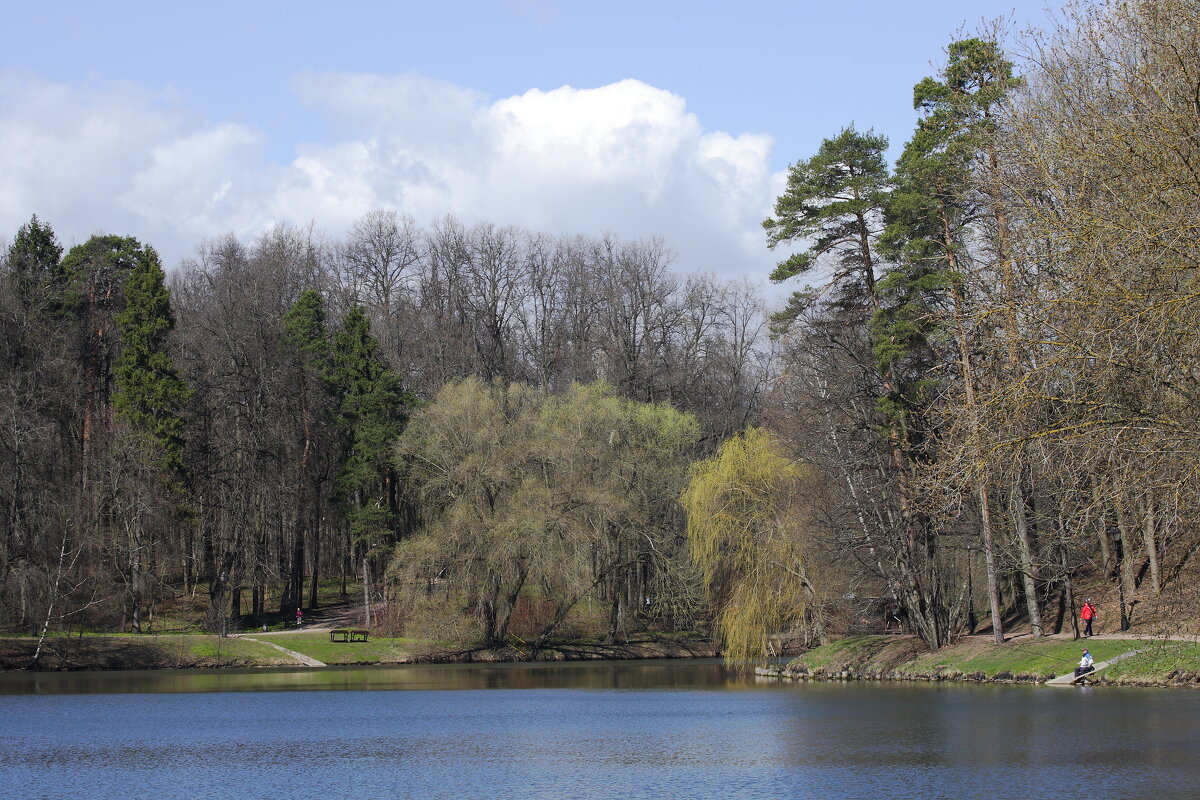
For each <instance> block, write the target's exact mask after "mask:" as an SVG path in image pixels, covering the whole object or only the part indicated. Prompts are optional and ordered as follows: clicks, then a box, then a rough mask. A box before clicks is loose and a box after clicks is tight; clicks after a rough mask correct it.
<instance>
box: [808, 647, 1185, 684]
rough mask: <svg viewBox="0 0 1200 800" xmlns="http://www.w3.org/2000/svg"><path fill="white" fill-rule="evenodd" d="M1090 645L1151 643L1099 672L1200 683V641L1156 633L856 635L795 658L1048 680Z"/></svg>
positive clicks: (920, 674)
mask: <svg viewBox="0 0 1200 800" xmlns="http://www.w3.org/2000/svg"><path fill="white" fill-rule="evenodd" d="M905 643H907V646H908V648H909V649H908V651H907V652H905V649H904V647H905ZM1084 647H1086V648H1088V649H1089V650H1090V651H1091V653H1092V657H1093V658H1094V659H1095V660H1096V661H1097V662H1100V661H1107V660H1109V659H1111V658H1113V657H1114V656H1118V655H1120V654H1122V653H1127V652H1129V651H1131V650H1139V649H1145V650H1146V652H1145V653H1141V654H1138V655H1136V656H1131V657H1129V658H1128V659H1125V660H1122V661H1121V662H1119V663H1117V664H1115V665H1113V666H1112V667H1109V668H1107V669H1105V670H1104V671H1103V672H1101V673H1100V674H1099V675H1097V678H1100V679H1103V680H1105V681H1107V682H1112V683H1126V684H1165V683H1172V682H1176V683H1177V682H1193V683H1200V645H1196V644H1190V643H1188V644H1184V643H1179V642H1164V641H1162V640H1157V639H1089V640H1087V641H1086V642H1084V641H1073V640H1063V639H1052V640H1043V641H1028V640H1023V641H1020V642H1008V643H1005V644H1003V645H996V644H991V643H988V642H984V641H980V640H979V639H972V640H968V641H965V642H961V643H959V644H958V645H955V646H953V647H947V648H945V649H943V650H939V651H937V652H932V653H931V652H928V651H925V652H921V651H919V649H918V648H917V646H916V643H915V641H914V640H912V639H903V640H901V639H897V637H891V636H853V637H849V638H846V639H842V640H840V641H837V642H834V643H832V644H829V645H825V646H824V647H818V648H816V649H814V650H810V651H809V652H807V653H805V654H804V655H802V656H800V657H799V658H797V659H796V660H794V661H793V662H792V665H791V666H794V667H805V668H807V670H808V671H809V672H814V673H818V674H825V675H833V674H837V673H838V672H840V671H842V670H849V671H851V672H853V673H855V674H858V675H883V676H891V675H893V674H899V675H900V676H903V677H912V678H941V679H955V678H967V679H971V680H1045V679H1047V678H1051V677H1054V676H1056V675H1064V674H1066V673H1068V672H1070V671H1071V670H1073V669H1074V668H1075V667H1076V666H1077V665H1078V663H1079V658H1080V655H1081V654H1082V651H1083V648H1084Z"/></svg>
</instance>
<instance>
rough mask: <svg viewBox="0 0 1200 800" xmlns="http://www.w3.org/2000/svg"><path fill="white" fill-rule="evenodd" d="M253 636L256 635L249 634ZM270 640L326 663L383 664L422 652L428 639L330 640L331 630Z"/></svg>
mask: <svg viewBox="0 0 1200 800" xmlns="http://www.w3.org/2000/svg"><path fill="white" fill-rule="evenodd" d="M248 635H253V634H248ZM271 641H272V642H274V643H275V644H278V645H279V646H281V647H286V648H287V649H288V650H295V651H296V652H297V653H303V654H304V655H306V656H309V657H310V658H315V659H316V660H318V661H323V662H325V663H326V664H382V663H389V662H393V663H394V662H396V661H400V660H402V659H404V658H406V657H408V656H411V655H413V654H414V653H417V652H420V651H421V650H422V649H424V646H427V645H428V644H429V642H427V641H425V640H423V639H409V638H403V637H401V638H395V639H388V638H374V637H372V639H371V641H369V642H331V641H329V633H328V632H317V633H294V634H291V635H289V636H273V637H271Z"/></svg>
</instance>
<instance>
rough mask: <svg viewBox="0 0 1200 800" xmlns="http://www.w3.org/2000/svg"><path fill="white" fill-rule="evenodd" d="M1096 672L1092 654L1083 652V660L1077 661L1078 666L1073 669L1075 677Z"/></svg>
mask: <svg viewBox="0 0 1200 800" xmlns="http://www.w3.org/2000/svg"><path fill="white" fill-rule="evenodd" d="M1095 670H1096V667H1095V662H1094V661H1093V660H1092V654H1091V653H1089V652H1088V651H1087V650H1084V651H1083V658H1081V659H1079V666H1078V667H1076V668H1075V677H1076V678H1078V677H1079V676H1080V675H1087V674H1088V673H1089V672H1094V671H1095Z"/></svg>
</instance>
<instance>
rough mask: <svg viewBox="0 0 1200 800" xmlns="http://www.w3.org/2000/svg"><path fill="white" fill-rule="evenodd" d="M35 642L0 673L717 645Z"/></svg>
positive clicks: (589, 657)
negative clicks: (456, 645) (537, 646)
mask: <svg viewBox="0 0 1200 800" xmlns="http://www.w3.org/2000/svg"><path fill="white" fill-rule="evenodd" d="M37 644H38V640H37V639H36V638H35V637H31V636H7V637H6V636H0V671H4V672H7V671H16V670H30V669H33V670H37V671H48V672H57V671H79V670H172V669H225V668H247V667H317V668H319V667H322V666H371V665H389V664H392V665H401V664H456V663H504V662H523V661H601V660H606V661H620V660H630V659H652V658H714V657H717V656H719V655H720V652H719V649H718V646H717V645H716V644H715V643H714V642H712V641H709V640H705V639H701V638H695V637H664V638H656V637H651V636H639V637H635V638H631V639H630V640H629V641H626V642H619V643H605V642H597V641H568V642H554V643H552V644H547V645H546V646H544V647H542V648H540V649H537V650H534V649H532V648H531V647H529V646H528V645H525V646H522V644H520V643H517V644H514V645H513V646H510V647H503V648H462V647H452V646H444V645H443V646H439V645H438V644H436V643H433V642H429V641H426V640H421V639H414V638H400V637H376V636H372V637H370V639H369V640H368V641H366V642H340V641H339V642H331V641H330V637H329V630H328V629H327V628H306V629H300V630H290V631H286V632H282V631H274V632H265V633H260V632H247V633H240V634H233V635H230V636H228V637H220V636H215V635H197V634H174V635H172V634H165V635H164V634H140V635H134V634H86V635H83V636H78V635H72V636H53V637H48V638H47V639H46V641H45V642H44V643H43V645H42V652H41V655H40V656H39V658H38V660H37V663H36V665H35V664H34V653H35V652H36V650H37Z"/></svg>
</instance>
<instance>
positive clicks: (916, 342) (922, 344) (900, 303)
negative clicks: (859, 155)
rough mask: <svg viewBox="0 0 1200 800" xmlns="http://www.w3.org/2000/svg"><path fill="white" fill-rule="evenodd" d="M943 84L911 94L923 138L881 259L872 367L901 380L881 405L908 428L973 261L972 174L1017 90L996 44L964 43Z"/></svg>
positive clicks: (893, 210) (923, 400)
mask: <svg viewBox="0 0 1200 800" xmlns="http://www.w3.org/2000/svg"><path fill="white" fill-rule="evenodd" d="M940 77H941V80H938V79H935V78H925V79H923V80H922V81H921V82H920V83H918V84H917V85H916V87H915V88H914V90H913V97H914V100H913V104H914V107H915V108H917V109H918V110H919V111H920V112H921V115H922V116H921V119H920V121H919V123H918V125H917V130H916V133H914V135H913V137H912V139H911V140H909V142H908V143H907V144H906V145H905V148H904V152H903V153H902V154H901V156H900V158H899V160H898V161H897V162H896V173H895V178H894V191H893V192H892V194H891V195H890V196H889V198H888V201H887V206H886V214H885V218H886V222H887V228H886V229H885V231H884V233H883V235H882V237H881V239H880V249H881V252H882V253H883V254H884V255H885V256H886V257H888V258H890V259H892V260H893V261H894V262H896V264H897V266H896V267H895V268H894V269H893V270H892V271H891V272H890V273H889V274H888V276H887V278H886V279H884V280H883V281H881V282H880V284H879V292H880V296H881V300H882V303H881V307H880V308H879V310H878V311H877V312H876V313H875V315H874V317H873V318H872V320H871V332H872V344H873V350H874V355H875V359H876V361H877V362H878V364H879V366H880V369H881V370H886V371H889V372H890V373H891V374H893V375H895V376H896V380H895V381H894V386H893V390H892V392H891V393H890V394H889V395H888V396H887V397H884V398H881V399H880V401H879V403H878V408H879V411H880V413H881V414H883V416H884V418H885V419H887V420H888V421H889V422H891V423H893V424H902V423H903V422H904V420H905V418H907V417H908V416H910V415H911V414H912V413H913V412H914V411H917V410H919V409H921V408H923V407H925V406H927V405H928V403H929V401H930V397H931V392H932V391H933V389H934V387H935V386H936V383H937V382H936V381H935V380H933V379H932V378H930V377H929V376H930V375H931V373H932V371H933V368H934V367H935V366H936V365H937V363H938V357H937V354H936V349H937V347H938V344H939V340H940V339H941V338H943V337H944V333H943V328H944V326H945V324H944V316H945V315H944V314H943V310H944V309H945V308H946V307H947V306H948V305H949V303H950V293H951V291H952V290H953V289H955V288H956V286H958V285H959V284H960V283H961V280H962V269H963V267H962V262H963V261H965V260H967V259H968V257H969V256H968V252H967V251H968V248H967V247H966V245H965V243H964V238H965V231H966V230H967V227H968V226H969V225H970V224H971V223H972V222H973V221H974V219H975V216H976V214H977V205H978V203H977V200H976V195H977V192H976V190H975V189H974V186H973V179H972V169H973V168H974V166H975V163H976V161H977V160H978V159H980V158H981V157H982V156H981V153H982V151H983V150H984V148H985V146H986V142H987V137H988V136H990V135H991V134H992V132H993V120H994V115H995V112H996V108H997V106H998V105H999V104H1000V103H1001V102H1002V101H1003V100H1004V98H1005V96H1006V94H1007V92H1009V91H1011V89H1012V88H1014V87H1015V86H1016V85H1018V81H1017V79H1015V78H1013V75H1012V64H1011V62H1009V61H1008V60H1007V59H1006V58H1005V57H1004V54H1003V52H1002V50H1001V49H1000V47H999V45H998V44H997V43H995V42H991V41H984V40H980V39H966V40H962V41H958V42H954V43H953V44H951V45H950V47H949V48H948V60H947V64H946V66H945V68H944V69H943V70H942V73H941V76H940Z"/></svg>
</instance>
